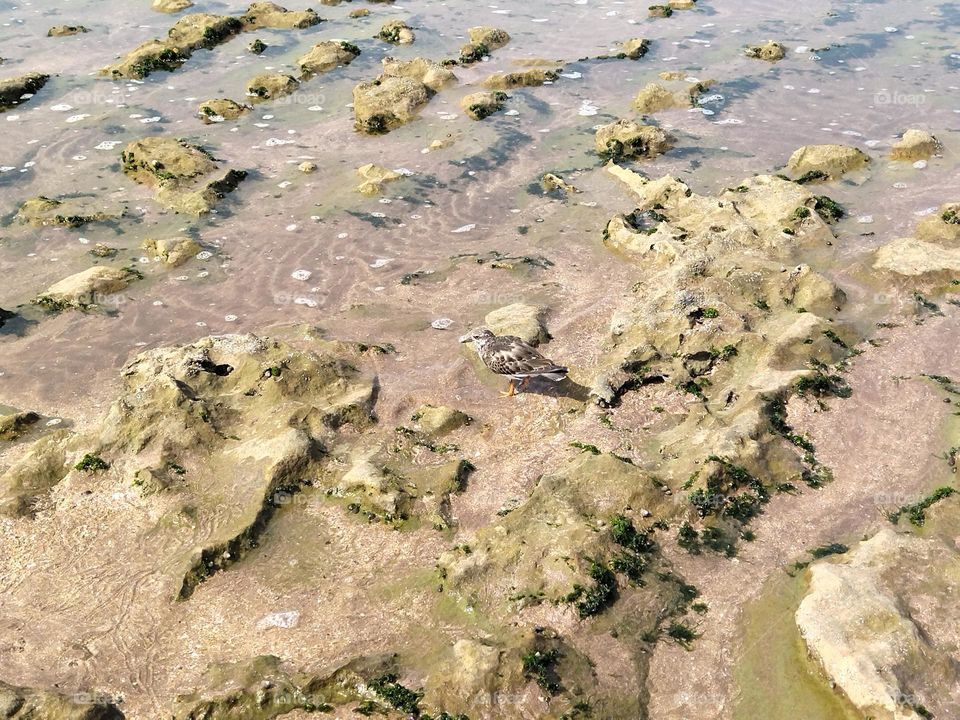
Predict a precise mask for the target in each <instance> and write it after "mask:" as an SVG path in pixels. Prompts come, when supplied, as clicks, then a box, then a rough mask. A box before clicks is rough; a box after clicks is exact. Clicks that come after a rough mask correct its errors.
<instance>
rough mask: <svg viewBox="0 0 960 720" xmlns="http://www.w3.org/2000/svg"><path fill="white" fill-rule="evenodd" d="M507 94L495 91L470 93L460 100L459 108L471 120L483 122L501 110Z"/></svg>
mask: <svg viewBox="0 0 960 720" xmlns="http://www.w3.org/2000/svg"><path fill="white" fill-rule="evenodd" d="M506 101H507V94H506V93H503V92H499V91H495V90H485V91H481V92H475V93H470V94H469V95H465V96H464V97H463V98H462V99H461V100H460V107H461V108H462V109H463V111H464V112H465V113H466V114H467V117H469V118H470V119H471V120H483V119H484V118H486V117H489V116H490V115H493V114H494V113H495V112H499V111H500V110H503V105H504V103H505V102H506Z"/></svg>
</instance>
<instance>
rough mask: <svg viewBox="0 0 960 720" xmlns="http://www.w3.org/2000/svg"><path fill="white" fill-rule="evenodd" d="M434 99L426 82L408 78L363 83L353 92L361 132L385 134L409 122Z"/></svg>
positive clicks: (385, 78)
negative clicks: (428, 101) (431, 97)
mask: <svg viewBox="0 0 960 720" xmlns="http://www.w3.org/2000/svg"><path fill="white" fill-rule="evenodd" d="M429 99H430V95H429V90H428V88H427V86H426V85H424V84H423V83H422V82H419V81H417V80H414V79H412V78H406V77H389V76H388V77H383V78H382V79H379V80H375V81H373V82H367V83H360V84H359V85H357V86H356V87H355V88H354V89H353V112H354V117H355V118H356V126H357V129H358V130H360V131H361V132H366V133H370V134H378V133H385V132H389V131H390V130H393V129H394V128H397V127H399V126H400V125H403V124H404V123H408V122H410V121H411V120H413V119H414V118H415V117H416V114H417V111H418V110H419V109H420V108H421V107H422V106H423V105H425V104H426V103H427V100H429Z"/></svg>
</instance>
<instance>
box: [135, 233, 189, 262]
mask: <svg viewBox="0 0 960 720" xmlns="http://www.w3.org/2000/svg"><path fill="white" fill-rule="evenodd" d="M140 247H141V248H143V249H144V250H145V251H146V252H147V255H148V256H149V257H153V258H157V259H159V260H160V261H161V262H162V263H163V264H164V265H168V266H170V267H177V266H178V265H183V263H185V262H187V260H190V259H191V258H193V257H194V256H196V254H197V253H198V252H200V251H201V250H202V249H203V248H201V247H200V244H199V243H197V242H196V241H195V240H194V239H193V238H189V237H172V238H164V239H162V240H144V241H143V244H142V245H141V246H140Z"/></svg>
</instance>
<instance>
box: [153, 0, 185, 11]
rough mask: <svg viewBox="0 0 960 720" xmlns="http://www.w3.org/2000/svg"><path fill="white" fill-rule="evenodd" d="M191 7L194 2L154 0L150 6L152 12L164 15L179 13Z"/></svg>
mask: <svg viewBox="0 0 960 720" xmlns="http://www.w3.org/2000/svg"><path fill="white" fill-rule="evenodd" d="M191 7H193V2H192V0H153V3H152V4H151V5H150V8H151V9H152V10H156V11H157V12H162V13H178V12H181V11H182V10H186V9H187V8H191Z"/></svg>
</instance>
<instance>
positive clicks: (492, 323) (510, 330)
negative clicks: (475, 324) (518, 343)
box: [483, 303, 550, 345]
mask: <svg viewBox="0 0 960 720" xmlns="http://www.w3.org/2000/svg"><path fill="white" fill-rule="evenodd" d="M543 316H544V309H543V308H541V307H537V306H535V305H525V304H523V303H514V304H513V305H507V306H505V307H502V308H498V309H496V310H492V311H491V312H489V313H487V316H486V317H485V318H484V320H483V322H484V325H486V326H487V327H488V328H489V329H490V330H491V331H492V332H493V333H494V335H515V336H516V337H518V338H520V339H521V340H523V341H524V342H525V343H528V344H529V345H539V344H540V343H542V342H546V341H547V340H549V339H550V333H548V332H547V328H546V326H545V325H544V324H543Z"/></svg>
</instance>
